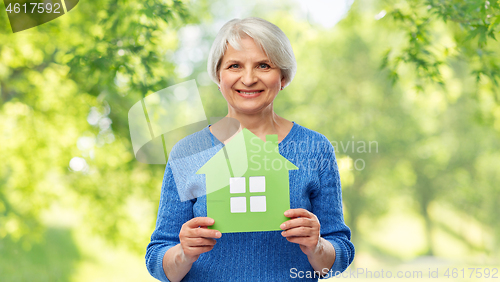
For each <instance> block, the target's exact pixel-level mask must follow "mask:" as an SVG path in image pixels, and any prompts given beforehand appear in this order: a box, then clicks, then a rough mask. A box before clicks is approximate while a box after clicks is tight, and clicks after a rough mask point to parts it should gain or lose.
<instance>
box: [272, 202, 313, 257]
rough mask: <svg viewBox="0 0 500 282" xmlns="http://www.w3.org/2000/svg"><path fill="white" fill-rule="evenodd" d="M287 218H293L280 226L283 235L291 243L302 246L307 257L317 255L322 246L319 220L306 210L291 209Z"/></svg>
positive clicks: (287, 213)
mask: <svg viewBox="0 0 500 282" xmlns="http://www.w3.org/2000/svg"><path fill="white" fill-rule="evenodd" d="M285 216H286V217H289V218H291V219H290V220H287V221H285V222H283V223H282V224H281V226H280V228H281V229H282V230H284V231H283V232H281V235H282V236H283V237H285V238H286V239H287V240H288V241H289V242H292V243H296V244H299V245H300V249H301V250H302V252H304V254H306V255H307V256H310V255H313V254H315V253H316V251H317V249H318V248H319V245H320V233H319V232H320V224H319V220H318V218H317V217H316V216H315V215H314V214H313V213H311V212H309V211H308V210H305V209H290V210H287V211H286V212H285Z"/></svg>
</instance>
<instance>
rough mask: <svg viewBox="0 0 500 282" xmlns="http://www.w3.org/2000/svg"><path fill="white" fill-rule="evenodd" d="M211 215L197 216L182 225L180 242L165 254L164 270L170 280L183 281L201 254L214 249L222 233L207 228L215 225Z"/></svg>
mask: <svg viewBox="0 0 500 282" xmlns="http://www.w3.org/2000/svg"><path fill="white" fill-rule="evenodd" d="M213 224H214V220H213V219H212V218H209V217H195V218H193V219H191V220H189V221H188V222H186V223H185V224H183V225H182V228H181V231H180V232H179V239H180V241H181V243H180V244H177V245H175V246H174V247H172V248H170V249H169V250H168V251H167V252H166V253H165V255H164V256H163V271H165V275H166V276H167V278H168V280H170V281H172V282H173V281H181V280H182V278H184V276H186V274H187V273H188V272H189V270H190V269H191V266H192V265H193V263H194V262H195V261H196V260H197V259H198V257H199V256H200V254H202V253H205V252H208V251H210V250H212V249H213V247H214V245H215V243H216V241H215V239H213V238H220V237H221V233H220V232H219V231H217V230H212V229H208V228H206V227H207V226H210V225H213Z"/></svg>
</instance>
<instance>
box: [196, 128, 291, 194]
mask: <svg viewBox="0 0 500 282" xmlns="http://www.w3.org/2000/svg"><path fill="white" fill-rule="evenodd" d="M264 166H266V168H269V169H266V170H267V171H277V170H283V169H286V170H293V169H298V168H297V167H296V166H295V165H294V164H293V163H292V162H290V161H289V160H287V159H286V158H285V157H283V156H282V155H280V153H279V149H278V135H276V134H272V135H266V142H264V141H262V140H261V139H260V138H259V137H257V136H256V135H255V134H253V133H252V132H251V131H250V130H248V129H246V128H243V130H242V131H240V132H239V133H238V134H236V135H235V136H234V138H233V139H231V141H229V143H228V144H226V145H225V146H224V147H223V148H222V149H221V150H220V151H219V152H217V153H216V154H215V155H214V156H213V157H212V158H211V159H210V160H208V161H207V162H206V163H205V164H204V165H203V166H202V167H201V168H200V169H199V170H198V171H197V172H196V174H218V175H220V177H221V178H223V179H224V178H225V179H226V180H227V179H229V177H240V176H244V175H246V174H247V172H248V171H249V170H252V171H257V170H260V169H262V170H264V172H265V169H264V168H265V167H264ZM224 176H228V177H224ZM207 192H208V191H207Z"/></svg>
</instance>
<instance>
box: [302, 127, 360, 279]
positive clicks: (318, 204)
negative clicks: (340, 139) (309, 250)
mask: <svg viewBox="0 0 500 282" xmlns="http://www.w3.org/2000/svg"><path fill="white" fill-rule="evenodd" d="M324 139H325V140H326V141H325V142H323V144H325V146H324V147H323V149H322V152H321V154H320V157H319V158H318V163H319V164H320V165H319V166H318V172H319V186H318V189H317V190H316V191H315V193H313V195H312V197H311V204H312V212H313V213H314V214H315V215H316V216H317V217H318V220H319V222H320V225H321V230H320V233H321V237H323V238H324V239H326V240H328V241H329V242H330V243H331V244H332V245H333V247H334V248H335V254H336V258H335V262H334V263H333V266H332V268H331V269H330V271H329V272H328V275H326V276H324V277H323V278H330V277H333V276H335V275H336V274H339V273H341V272H343V271H344V270H346V269H347V267H348V266H349V265H350V264H351V262H352V260H353V259H354V245H353V244H352V242H351V241H350V239H351V230H350V229H349V227H347V225H345V223H344V215H343V211H342V190H341V186H340V176H339V170H338V166H337V161H336V159H335V151H334V148H333V146H332V145H331V144H330V142H329V141H328V140H327V139H326V137H324Z"/></svg>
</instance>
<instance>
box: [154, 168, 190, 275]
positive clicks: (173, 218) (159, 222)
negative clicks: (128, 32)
mask: <svg viewBox="0 0 500 282" xmlns="http://www.w3.org/2000/svg"><path fill="white" fill-rule="evenodd" d="M192 218H193V202H192V201H191V200H188V201H184V202H181V201H180V198H179V194H178V192H177V188H176V185H175V181H174V177H173V174H172V169H171V167H170V162H168V163H167V166H166V168H165V174H164V177H163V182H162V187H161V196H160V204H159V207H158V217H157V219H156V228H155V230H154V231H153V234H152V235H151V242H150V243H149V244H148V246H147V249H146V267H147V269H148V271H149V273H150V274H151V275H152V276H153V277H155V278H156V279H158V280H160V281H169V280H168V278H167V276H166V275H165V272H164V270H163V256H164V255H165V253H166V252H167V250H168V249H170V248H171V247H173V246H175V245H177V244H179V243H180V241H179V232H180V230H181V227H182V225H183V224H184V223H185V222H186V221H188V220H190V219H192Z"/></svg>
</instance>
